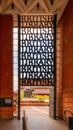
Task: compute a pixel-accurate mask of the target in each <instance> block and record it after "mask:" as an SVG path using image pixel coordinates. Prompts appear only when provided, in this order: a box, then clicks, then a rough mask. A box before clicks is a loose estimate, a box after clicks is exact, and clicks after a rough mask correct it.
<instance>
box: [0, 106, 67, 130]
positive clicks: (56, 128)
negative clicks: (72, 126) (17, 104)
mask: <svg viewBox="0 0 73 130" xmlns="http://www.w3.org/2000/svg"><path fill="white" fill-rule="evenodd" d="M23 110H25V113H26V116H27V118H28V130H69V129H68V125H67V123H66V122H64V121H60V120H53V119H51V118H50V117H49V114H48V113H49V112H48V111H49V108H48V106H44V107H42V106H29V107H27V106H24V107H21V120H17V119H16V118H14V119H13V120H8V121H0V130H23V129H22V115H23Z"/></svg>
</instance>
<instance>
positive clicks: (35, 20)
mask: <svg viewBox="0 0 73 130" xmlns="http://www.w3.org/2000/svg"><path fill="white" fill-rule="evenodd" d="M19 21H20V31H19V32H20V34H19V35H20V41H19V52H20V54H19V84H20V86H54V84H55V74H54V73H55V61H54V60H55V36H54V33H55V27H54V16H53V15H52V16H51V15H49V16H48V15H40V16H38V15H32V16H29V15H21V16H20V20H19Z"/></svg>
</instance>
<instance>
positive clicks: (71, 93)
mask: <svg viewBox="0 0 73 130" xmlns="http://www.w3.org/2000/svg"><path fill="white" fill-rule="evenodd" d="M60 29H61V30H60V31H61V52H62V53H61V56H62V57H61V62H62V64H61V66H60V67H61V109H60V110H61V117H62V118H64V112H65V110H70V111H71V112H73V0H70V1H69V3H68V5H67V7H66V9H65V11H64V13H63V15H62V18H61V20H60ZM68 116H69V114H68Z"/></svg>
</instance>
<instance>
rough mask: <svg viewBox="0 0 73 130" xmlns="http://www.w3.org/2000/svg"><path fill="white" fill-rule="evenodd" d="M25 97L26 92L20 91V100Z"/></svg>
mask: <svg viewBox="0 0 73 130" xmlns="http://www.w3.org/2000/svg"><path fill="white" fill-rule="evenodd" d="M23 98H24V92H21V93H20V100H21V99H23ZM16 99H18V95H17V97H16Z"/></svg>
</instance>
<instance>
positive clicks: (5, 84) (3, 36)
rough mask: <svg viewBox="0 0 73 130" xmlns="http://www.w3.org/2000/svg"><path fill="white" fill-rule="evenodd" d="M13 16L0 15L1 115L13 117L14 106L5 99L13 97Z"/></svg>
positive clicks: (2, 116)
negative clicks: (8, 104)
mask: <svg viewBox="0 0 73 130" xmlns="http://www.w3.org/2000/svg"><path fill="white" fill-rule="evenodd" d="M12 27H13V22H12V16H10V15H9V16H8V15H0V100H1V106H0V117H1V118H2V119H3V118H12V116H13V107H12V106H11V107H7V106H6V107H5V105H3V104H4V102H5V101H3V100H4V99H10V100H11V102H12V98H13V50H12V48H13V45H12V41H13V40H12V37H13V34H12Z"/></svg>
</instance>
